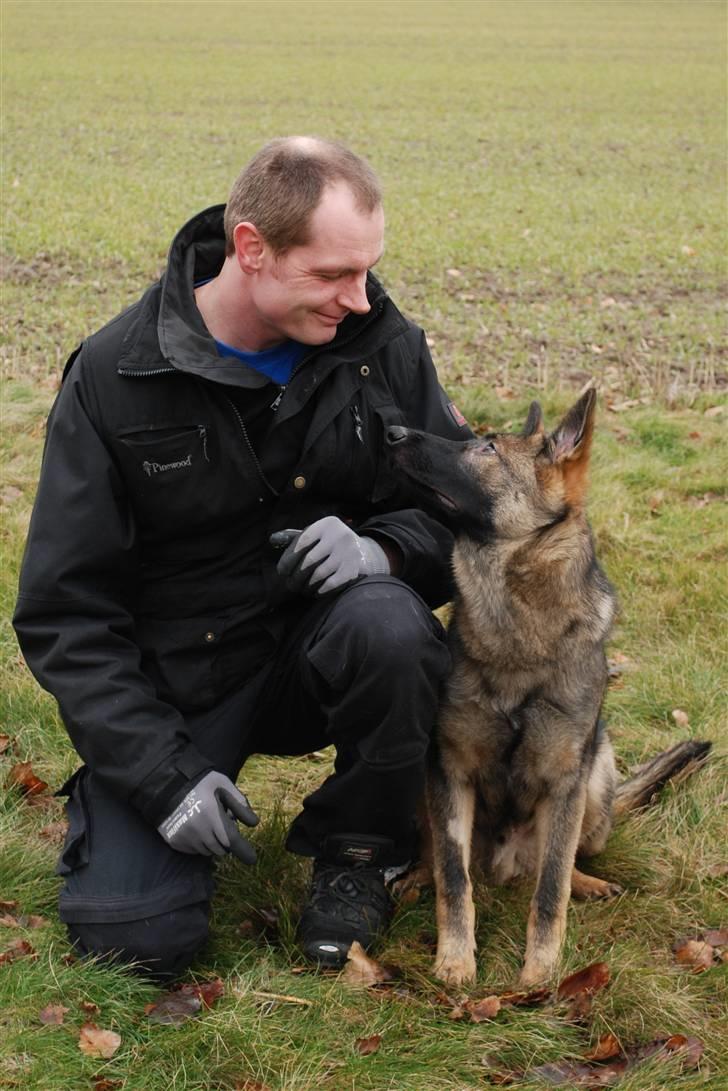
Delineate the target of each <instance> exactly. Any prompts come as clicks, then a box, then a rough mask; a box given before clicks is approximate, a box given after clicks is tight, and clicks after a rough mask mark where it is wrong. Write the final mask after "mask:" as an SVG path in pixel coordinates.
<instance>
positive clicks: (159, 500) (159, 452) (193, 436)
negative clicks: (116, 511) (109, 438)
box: [117, 423, 220, 533]
mask: <svg viewBox="0 0 728 1091" xmlns="http://www.w3.org/2000/svg"><path fill="white" fill-rule="evenodd" d="M213 438H214V437H213V435H212V433H211V431H210V429H209V427H208V426H207V425H206V424H201V423H196V424H186V425H181V424H175V425H172V426H170V427H167V428H156V427H155V428H147V429H144V430H135V431H128V432H124V433H123V434H121V435H120V436H119V437H118V441H117V442H118V446H117V451H118V454H119V459H120V462H121V465H122V470H123V473H124V477H125V479H126V482H127V486H128V489H129V495H130V496H131V500H132V504H133V506H134V510H135V512H136V514H137V516H138V517H139V519H140V521H141V523H142V525H143V526H145V527H148V528H150V529H153V528H158V529H159V530H160V531H162V532H163V533H174V532H176V531H178V530H180V529H183V528H184V529H187V528H189V527H191V526H195V525H197V524H200V523H203V522H205V521H206V520H208V519H209V518H210V516H211V515H212V514H213V512H214V510H215V507H216V501H217V503H219V501H220V497H219V496H217V495H216V490H215V488H214V483H215V481H216V476H217V475H216V474H215V461H216V451H215V444H214V442H213Z"/></svg>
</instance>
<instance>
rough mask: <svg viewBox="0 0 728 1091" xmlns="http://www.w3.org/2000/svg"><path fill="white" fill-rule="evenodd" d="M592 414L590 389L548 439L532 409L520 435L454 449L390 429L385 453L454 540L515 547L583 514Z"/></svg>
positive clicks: (535, 405) (433, 438)
mask: <svg viewBox="0 0 728 1091" xmlns="http://www.w3.org/2000/svg"><path fill="white" fill-rule="evenodd" d="M595 406H596V392H595V391H594V390H593V389H589V390H587V392H586V393H585V394H584V395H582V397H581V398H580V399H579V401H578V402H577V403H576V404H575V405H574V406H572V408H571V409H570V410H569V412H568V413H567V414H566V416H565V417H564V418H563V420H562V421H561V423H560V424H559V426H558V428H556V429H555V430H554V431H553V432H551V433H550V434H548V433H547V432H546V431H545V429H544V423H543V414H542V412H541V407H540V406H539V404H538V402H533V403H532V404H531V408H530V411H529V414H528V419H527V420H526V423H525V425H524V428H523V430H522V431H521V432H518V433H497V432H493V433H490V434H488V435H486V436H482V437H480V438H478V439H474V440H467V441H465V442H462V443H460V442H457V441H454V440H447V439H442V438H441V437H439V436H433V435H430V434H429V433H427V432H418V431H416V430H414V429H411V428H402V427H400V426H394V427H391V428H389V429H388V430H387V437H386V439H387V445H388V449H389V454H390V458H391V460H392V464H393V466H394V469H395V472H396V473H397V474H398V475H399V476H400V477H401V478H402V479H403V480H404V481H405V482H406V485H405V488H406V490H407V491H409V492H410V493H411V495H412V498H413V500H416V501H417V502H418V503H420V504H421V505H422V506H423V507H424V508H427V509H429V510H432V511H433V512H434V513H435V514H437V515H438V517H439V518H441V519H443V521H445V522H447V523H448V524H449V525H450V526H451V527H452V529H453V531H454V532H455V533H456V534H464V535H467V536H469V537H471V538H475V539H477V540H480V541H483V540H487V539H491V538H515V539H518V538H523V537H527V536H529V535H530V534H532V533H533V532H534V531H537V530H539V529H541V528H543V527H547V526H550V525H553V524H555V523H558V522H561V521H562V520H563V519H565V518H566V516H567V515H569V513H571V512H574V511H580V510H581V508H582V506H583V501H584V495H585V492H586V473H587V467H588V463H589V453H590V449H591V441H592V434H593V431H594V410H595Z"/></svg>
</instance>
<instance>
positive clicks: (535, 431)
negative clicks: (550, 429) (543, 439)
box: [522, 402, 544, 439]
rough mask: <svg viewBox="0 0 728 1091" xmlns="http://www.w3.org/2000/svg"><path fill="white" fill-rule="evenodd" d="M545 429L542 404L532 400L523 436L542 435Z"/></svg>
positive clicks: (527, 437)
mask: <svg viewBox="0 0 728 1091" xmlns="http://www.w3.org/2000/svg"><path fill="white" fill-rule="evenodd" d="M543 430H544V429H543V413H542V412H541V406H540V405H539V404H538V402H531V407H530V409H529V410H528V416H527V418H526V423H525V424H524V426H523V432H522V435H523V438H524V439H530V437H531V436H542V435H543Z"/></svg>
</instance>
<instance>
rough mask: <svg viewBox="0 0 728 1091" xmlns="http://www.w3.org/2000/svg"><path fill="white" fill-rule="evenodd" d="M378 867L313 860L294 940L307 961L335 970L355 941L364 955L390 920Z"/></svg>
mask: <svg viewBox="0 0 728 1091" xmlns="http://www.w3.org/2000/svg"><path fill="white" fill-rule="evenodd" d="M392 908H393V907H392V899H391V898H390V896H389V893H388V891H387V888H386V887H385V885H384V871H383V870H382V869H381V868H374V867H366V865H363V864H355V865H353V866H351V867H347V866H342V865H341V864H332V863H330V862H329V861H328V860H315V861H314V868H313V879H312V882H311V894H310V896H309V900H308V904H307V905H306V908H305V909H304V911H303V914H302V915H301V922H300V924H299V928H298V935H299V939H300V941H301V946H302V947H303V950H304V952H305V954H306V956H307V958H309V959H311V960H312V961H314V962H319V963H321V964H322V965H323V966H333V967H340V966H343V965H344V963H345V962H346V956H347V953H348V951H349V948H350V947H351V945H352V943H353V942H354V940H358V941H359V943H360V944H361V945H362V947H363V948H364V949H365V950H368V949H369V948H370V947H371V946H372V944H373V943H374V941H375V939H376V938H377V936H378V935H379V933H380V932H381V931H382V930H383V928H384V926H385V925H386V924H387V922H388V920H389V918H390V917H391V915H392Z"/></svg>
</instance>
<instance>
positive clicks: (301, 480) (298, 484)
mask: <svg viewBox="0 0 728 1091" xmlns="http://www.w3.org/2000/svg"><path fill="white" fill-rule="evenodd" d="M293 487H294V489H303V488H305V487H306V478H305V477H304V476H303V475H302V474H299V476H298V477H294V479H293Z"/></svg>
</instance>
